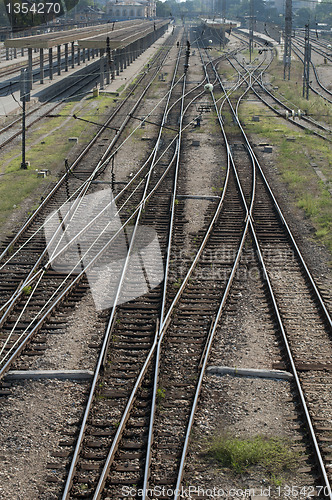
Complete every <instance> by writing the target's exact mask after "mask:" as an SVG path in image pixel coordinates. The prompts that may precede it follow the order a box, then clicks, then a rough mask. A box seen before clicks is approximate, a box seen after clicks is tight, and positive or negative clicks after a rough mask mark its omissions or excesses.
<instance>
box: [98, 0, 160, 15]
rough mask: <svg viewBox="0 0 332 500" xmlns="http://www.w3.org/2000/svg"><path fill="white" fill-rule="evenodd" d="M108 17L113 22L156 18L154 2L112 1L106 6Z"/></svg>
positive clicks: (138, 0) (148, 0) (152, 0)
mask: <svg viewBox="0 0 332 500" xmlns="http://www.w3.org/2000/svg"><path fill="white" fill-rule="evenodd" d="M106 16H107V17H108V18H109V19H111V20H120V19H121V20H123V19H137V18H150V17H156V2H155V1H154V0H136V1H132V0H118V1H117V0H110V1H109V2H108V3H107V4H106Z"/></svg>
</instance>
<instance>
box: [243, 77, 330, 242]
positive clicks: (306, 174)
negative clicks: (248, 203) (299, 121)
mask: <svg viewBox="0 0 332 500" xmlns="http://www.w3.org/2000/svg"><path fill="white" fill-rule="evenodd" d="M288 84H289V82H288ZM253 115H259V116H260V121H259V122H253V121H252V116H253ZM240 117H241V120H243V121H244V122H245V123H246V130H247V132H248V133H249V134H250V133H254V134H256V135H258V136H261V140H262V139H263V138H264V140H265V141H266V140H268V141H269V142H270V144H273V145H274V146H276V151H277V155H276V159H275V161H274V166H275V167H277V168H278V170H279V172H280V173H281V176H282V180H283V181H284V182H285V183H286V184H287V185H288V187H289V189H290V191H291V192H292V193H293V195H294V198H295V203H296V205H297V206H298V207H299V208H301V209H303V210H304V212H305V214H306V216H307V217H308V218H309V219H310V220H311V222H312V224H313V226H314V228H315V233H314V236H315V239H316V240H318V241H319V242H320V243H323V244H324V245H326V246H327V248H328V249H329V250H330V251H332V231H331V226H332V222H331V210H332V198H331V195H330V193H329V183H330V185H331V182H332V179H331V166H332V151H331V148H330V144H327V143H325V142H324V141H323V140H322V139H320V138H319V137H315V136H314V135H312V134H311V133H306V132H303V131H300V132H298V131H295V130H294V126H293V125H291V124H288V123H287V122H284V123H280V118H277V117H273V116H271V111H269V110H266V109H265V108H263V106H259V105H255V104H252V103H249V102H245V103H243V105H242V107H241V108H240ZM256 140H257V139H256ZM314 164H315V165H316V166H317V167H318V168H319V170H320V171H321V172H322V174H323V175H324V176H325V177H326V182H323V181H322V180H321V179H320V178H319V177H318V175H317V174H316V172H315V169H314V167H313V165H314Z"/></svg>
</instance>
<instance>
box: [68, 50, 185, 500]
mask: <svg viewBox="0 0 332 500" xmlns="http://www.w3.org/2000/svg"><path fill="white" fill-rule="evenodd" d="M181 50H182V47H180V48H179V51H178V57H177V61H176V65H175V69H174V76H173V79H172V84H171V88H172V86H173V85H174V82H175V77H176V73H177V68H178V64H179V59H180V54H181ZM170 97H171V92H169V93H168V99H167V102H166V104H165V110H164V114H163V117H162V122H161V126H160V129H159V134H158V139H157V142H156V146H157V147H156V148H155V154H154V157H153V160H152V163H151V165H153V164H154V162H155V160H156V155H157V151H158V145H159V143H160V140H161V135H162V131H163V124H164V122H165V119H166V113H167V108H168V104H169V100H170ZM173 158H174V157H173ZM172 163H173V160H172ZM149 172H150V175H151V172H152V168H151V167H150V170H149ZM150 175H149V177H148V178H147V180H146V185H145V189H144V192H143V195H142V200H141V205H140V208H139V211H138V213H137V218H136V221H135V226H134V230H133V234H132V237H131V241H130V245H129V249H128V252H127V255H126V260H125V263H124V266H123V269H122V272H121V277H120V280H119V284H118V288H117V292H116V296H115V299H114V304H113V307H112V312H111V315H110V318H109V320H108V325H107V327H106V332H105V335H104V341H103V345H102V348H101V350H100V354H99V358H98V361H97V365H96V368H95V371H94V377H93V381H92V383H91V387H90V394H89V398H88V402H87V405H86V407H85V411H84V416H83V420H82V424H81V429H80V432H79V436H78V438H77V441H76V446H75V450H74V454H73V457H72V461H71V465H70V469H69V472H68V475H67V479H66V484H65V488H64V492H63V495H62V500H67V499H68V498H69V494H70V489H71V487H72V483H73V479H74V474H75V470H76V465H77V461H78V458H79V453H80V450H81V447H82V444H83V438H84V435H85V429H86V425H87V420H88V417H89V415H90V409H91V406H92V402H93V398H94V393H95V389H96V386H97V381H98V378H99V372H100V369H101V366H102V360H103V359H104V356H105V350H106V347H107V345H108V337H109V334H110V332H111V329H112V325H113V320H114V316H115V313H116V307H117V305H118V300H119V297H120V293H121V290H122V284H123V280H124V277H125V275H126V271H127V267H128V263H129V257H130V255H131V252H132V248H133V243H134V240H135V235H136V231H137V227H138V224H139V221H140V218H141V214H142V210H143V207H144V204H145V203H146V198H147V189H148V185H149V181H150ZM153 350H154V348H153V347H152V348H151V350H150V353H149V355H148V359H150V357H151V356H152V352H153ZM148 359H146V362H145V363H144V366H143V370H144V373H142V371H141V372H140V375H139V377H138V380H137V381H136V384H135V387H134V389H135V392H134V391H133V392H132V394H131V397H130V399H129V401H128V403H127V408H128V410H127V413H124V415H123V418H122V420H121V422H120V425H119V427H118V430H117V433H116V437H115V439H114V440H113V442H112V446H111V449H110V451H109V453H108V457H107V459H106V462H105V465H104V468H103V471H102V473H101V475H100V478H99V481H98V485H97V488H96V491H95V494H94V496H95V495H96V492H97V491H98V488H99V489H102V487H103V485H104V480H105V479H106V470H108V465H109V464H110V462H111V460H112V459H113V457H114V454H115V452H116V450H117V447H118V443H119V440H120V437H121V435H122V432H123V429H124V426H125V423H126V422H127V419H128V418H129V408H131V407H132V403H133V400H134V398H135V395H136V391H137V389H138V387H139V383H138V382H139V380H141V379H142V378H143V376H144V374H145V371H146V368H147V366H148Z"/></svg>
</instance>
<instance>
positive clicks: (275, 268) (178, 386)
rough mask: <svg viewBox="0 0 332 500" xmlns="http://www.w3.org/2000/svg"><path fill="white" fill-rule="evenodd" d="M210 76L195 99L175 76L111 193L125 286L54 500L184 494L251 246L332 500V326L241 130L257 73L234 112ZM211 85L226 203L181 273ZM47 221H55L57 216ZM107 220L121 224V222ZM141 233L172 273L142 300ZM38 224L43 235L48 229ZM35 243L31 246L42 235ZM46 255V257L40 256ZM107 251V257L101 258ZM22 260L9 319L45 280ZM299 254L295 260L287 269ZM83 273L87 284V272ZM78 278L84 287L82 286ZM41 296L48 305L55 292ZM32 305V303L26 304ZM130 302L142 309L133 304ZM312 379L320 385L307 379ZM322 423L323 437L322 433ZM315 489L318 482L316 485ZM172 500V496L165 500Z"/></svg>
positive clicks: (102, 246)
mask: <svg viewBox="0 0 332 500" xmlns="http://www.w3.org/2000/svg"><path fill="white" fill-rule="evenodd" d="M185 50H186V49H185V47H183V48H182V47H181V48H180V50H179V52H178V61H179V60H180V58H181V56H182V57H183V56H184V55H185ZM257 69H258V68H257ZM204 71H205V78H203V81H202V82H201V84H198V85H197V87H194V88H191V89H190V90H189V91H188V90H187V89H186V84H188V82H187V77H186V74H183V69H182V64H179V65H178V68H177V69H176V70H175V71H174V75H173V80H172V83H171V85H170V91H169V92H168V93H167V96H168V100H167V103H166V105H165V110H164V114H163V117H162V119H161V126H160V131H159V134H158V138H157V140H156V142H155V146H154V148H153V149H152V152H151V153H150V154H149V155H148V158H147V160H146V162H145V163H144V166H143V167H142V175H141V176H138V175H137V176H136V175H135V178H134V180H133V181H131V183H130V184H129V185H128V186H125V188H124V189H123V190H122V191H120V189H119V190H116V192H115V201H116V205H117V207H118V208H117V210H119V207H120V206H123V207H126V209H130V214H131V215H130V216H129V217H128V215H127V216H126V217H125V216H124V213H123V212H121V210H122V209H121V210H120V211H119V214H120V215H121V224H120V227H119V226H117V227H116V228H115V229H114V230H113V234H112V236H111V239H112V240H114V249H113V258H114V254H115V255H116V258H117V259H118V260H120V259H121V258H122V257H123V256H124V255H126V257H125V263H124V267H123V268H122V271H120V274H119V275H118V279H119V284H118V285H117V286H115V287H114V288H112V294H113V296H114V301H113V303H112V306H113V307H112V309H111V313H110V315H109V316H108V315H106V314H104V315H102V316H103V322H104V325H105V335H104V336H103V339H102V340H101V341H99V344H98V353H99V354H98V361H97V368H96V371H95V373H94V376H93V381H92V385H91V390H90V393H89V395H88V398H87V400H88V401H87V407H86V410H85V413H84V416H83V418H82V422H81V423H82V426H81V427H80V429H79V430H78V431H77V430H72V429H71V428H70V425H67V426H66V427H65V429H64V439H63V440H61V441H60V442H59V448H58V450H57V451H56V453H55V454H54V455H55V456H56V457H57V460H55V456H54V459H53V460H52V462H51V463H50V464H49V468H50V469H52V470H54V471H56V472H55V473H53V475H52V476H50V478H49V481H50V488H49V489H50V491H51V490H52V488H53V487H52V486H51V485H52V483H53V484H55V486H54V491H57V495H59V488H60V489H61V487H62V485H63V483H64V482H65V483H66V485H65V488H64V491H63V493H62V498H63V499H66V498H93V499H97V498H105V499H106V498H121V495H123V494H124V487H128V488H130V487H133V486H135V487H134V488H133V489H134V490H135V491H137V490H138V489H139V488H142V490H143V498H145V499H148V498H151V493H150V492H149V491H153V489H155V488H156V487H159V488H160V487H164V490H165V491H166V493H164V495H161V496H159V498H167V499H169V498H174V500H175V499H177V498H179V494H178V493H176V490H179V489H180V487H181V485H182V484H183V475H184V466H185V462H186V455H187V450H188V444H189V438H190V434H191V428H192V425H193V422H194V419H195V412H196V409H197V405H198V404H199V394H200V391H201V389H202V383H203V378H204V374H205V370H206V367H207V363H208V360H209V356H210V355H211V354H212V353H213V346H214V342H215V339H216V336H217V332H218V328H219V327H220V324H221V321H224V320H225V317H227V312H228V306H229V302H230V300H229V299H230V298H232V291H233V288H232V287H233V283H234V280H235V281H236V280H237V271H238V269H239V268H240V266H241V259H243V256H244V255H245V247H246V251H248V247H247V245H251V247H252V248H253V250H254V252H255V254H256V255H257V259H258V261H259V263H260V266H261V273H262V280H263V283H264V296H265V299H266V303H268V304H269V310H268V311H267V312H266V314H268V315H269V317H270V319H271V323H272V324H273V325H274V327H275V335H276V338H278V340H279V341H280V342H281V340H282V342H283V348H282V352H284V351H286V352H287V354H288V355H287V356H286V355H285V356H282V354H281V355H280V359H282V362H281V367H282V368H284V367H286V368H287V369H289V370H290V371H291V372H292V375H293V382H292V384H293V391H294V394H296V397H297V398H299V399H297V400H296V401H295V400H293V401H292V404H293V405H295V404H297V403H298V401H301V405H302V406H301V409H300V410H299V412H298V413H299V418H300V420H301V422H302V423H304V425H305V426H306V429H307V431H308V432H309V435H310V437H309V438H308V439H307V438H302V439H303V446H304V448H305V450H306V453H307V455H306V457H309V462H308V465H309V473H310V474H311V477H312V478H315V479H316V477H317V475H318V477H319V480H321V481H323V482H324V481H325V486H324V487H325V492H327V493H328V494H327V495H326V496H327V497H328V498H332V494H331V489H330V483H329V481H330V476H329V473H328V471H327V470H326V464H327V463H328V462H329V451H326V450H329V444H328V443H329V434H328V433H329V428H328V427H326V428H325V429H324V426H322V425H321V420H319V419H320V418H321V417H318V418H317V419H316V417H317V414H318V411H319V410H318V408H319V406H321V407H322V408H323V412H324V417H323V418H324V419H326V420H331V419H332V416H331V409H330V408H329V404H328V400H327V401H326V399H327V393H323V392H322V390H321V387H320V385H321V384H322V377H323V373H325V372H324V370H327V371H329V368H328V367H327V365H328V362H326V357H325V356H328V355H329V351H330V349H331V345H330V337H329V335H330V333H331V319H330V315H329V312H328V310H327V307H326V306H325V303H324V300H323V299H322V296H321V294H320V293H319V290H318V289H317V287H316V285H315V282H314V280H313V278H312V276H311V275H310V273H309V272H308V268H307V265H306V264H305V262H304V260H303V259H302V257H301V254H300V252H299V249H298V247H297V245H296V242H295V240H294V238H293V237H292V235H291V233H290V231H289V228H288V226H287V223H286V220H285V218H284V216H283V214H282V212H281V209H280V207H279V205H278V204H277V201H276V199H275V197H274V195H273V193H272V191H271V189H270V187H269V186H268V184H267V181H266V178H265V175H264V172H263V168H262V167H261V165H260V163H259V161H258V159H257V157H256V155H255V153H254V151H253V148H252V146H251V145H250V142H249V141H248V139H247V138H246V136H245V134H244V132H243V128H242V126H241V124H240V122H239V118H238V108H239V106H240V105H241V100H242V99H243V98H244V97H245V96H246V95H248V94H249V93H250V92H251V90H252V86H253V82H254V80H255V77H254V76H253V73H252V74H251V75H249V77H250V78H249V77H248V74H246V75H243V74H242V75H241V74H240V72H239V80H238V82H237V83H236V84H235V85H234V89H233V90H235V89H237V90H239V83H241V82H243V81H244V82H246V81H247V79H248V81H249V82H250V83H249V85H247V84H246V88H245V90H244V91H242V90H241V97H240V98H237V99H236V100H235V101H233V102H232V100H231V97H229V96H230V95H231V94H232V92H231V91H230V92H227V91H226V90H225V89H224V87H223V85H222V81H221V80H220V77H219V75H218V72H217V69H216V67H215V66H214V64H213V62H212V61H211V60H210V59H209V58H208V59H206V60H205V63H204ZM259 71H262V69H259ZM205 81H211V82H215V81H216V82H217V83H218V84H219V85H220V90H221V92H222V95H223V96H224V97H223V98H222V99H221V104H220V101H218V102H219V104H218V103H217V101H216V98H215V97H214V93H213V91H212V92H211V103H212V105H213V107H214V109H215V111H216V116H217V119H218V126H219V127H220V131H221V137H222V141H223V143H224V144H225V150H224V153H223V155H224V156H223V161H224V162H225V163H226V165H227V169H226V171H225V174H224V177H223V180H224V184H223V189H222V194H221V196H217V197H213V200H211V205H210V208H209V210H208V211H207V212H206V217H205V223H204V228H202V229H201V231H200V232H199V233H198V235H197V236H196V237H195V241H194V240H192V241H191V244H190V250H192V251H193V257H192V259H188V261H185V262H183V261H181V262H179V261H178V259H177V255H178V252H179V248H181V246H182V245H183V240H184V234H185V223H186V221H185V220H184V214H185V201H184V200H185V199H186V195H187V193H186V190H185V175H188V172H187V173H186V174H185V175H184V172H183V170H180V169H179V166H180V164H181V162H182V161H183V156H182V155H183V151H182V139H183V136H185V133H186V128H187V127H188V126H189V125H190V119H188V118H187V115H186V113H189V112H190V110H191V108H192V104H193V103H194V102H196V101H198V102H199V100H200V99H205V100H206V97H204V94H203V92H202V83H204V82H205ZM180 89H181V90H180ZM228 94H229V95H228ZM227 107H228V109H227V111H228V112H231V113H232V115H233V120H234V122H235V123H236V126H237V127H236V130H234V131H233V132H232V133H230V132H229V131H227V132H226V131H225V127H224V118H225V116H226V112H225V108H227ZM133 114H134V111H130V112H129V113H128V116H130V115H133ZM191 116H192V115H191ZM146 118H147V119H148V117H146ZM187 120H188V122H187ZM112 123H113V122H112ZM166 124H167V125H166ZM166 127H168V128H166ZM165 132H166V134H165ZM163 134H164V135H163ZM116 135H117V134H116ZM116 135H115V137H116ZM161 138H163V141H161ZM113 140H114V139H113ZM161 143H162V144H161ZM111 145H112V146H110V145H109V146H108V148H107V150H106V153H105V154H104V155H103V157H102V159H101V160H100V161H99V162H98V165H97V167H95V170H96V169H98V171H99V172H100V171H102V170H103V169H104V168H105V167H106V165H107V164H108V163H110V162H111V161H112V155H114V144H113V141H111ZM161 158H163V160H162V162H161V161H160V160H161ZM157 160H158V161H157ZM87 163H89V160H87ZM76 174H77V175H80V176H82V175H84V176H85V177H86V178H87V179H89V175H90V172H86V173H85V174H84V168H83V167H82V165H80V170H79V171H77V169H76ZM94 178H95V177H93V179H94ZM81 179H82V177H81ZM65 181H66V177H65V178H64V180H63V182H65ZM76 181H78V179H76V180H74V179H73V184H72V185H71V186H70V188H68V187H66V189H67V190H68V189H70V192H62V195H61V198H60V200H59V201H58V202H57V203H59V202H60V203H64V202H66V200H67V199H68V197H69V195H70V194H72V193H74V192H75V190H76V189H77V184H78V185H80V184H81V183H80V182H76ZM87 184H88V183H87V182H86V183H84V186H85V187H84V188H83V190H82V191H79V192H80V193H81V194H80V197H82V193H83V192H87V190H86V191H85V189H86V186H87ZM92 191H93V190H92ZM101 205H102V206H103V204H101ZM110 206H112V204H110ZM74 209H75V210H76V208H75V205H74ZM51 210H52V209H51V208H49V209H48V211H49V213H50V211H51ZM53 210H54V209H53ZM80 210H81V211H83V212H84V210H86V207H85V205H84V203H83V204H82V207H81V208H80V207H78V208H77V216H78V217H79V215H80V213H81V212H80ZM106 214H107V215H112V216H113V217H114V212H112V213H111V214H109V212H106ZM62 218H63V220H61V219H60V222H61V224H63V223H66V211H64V212H63V215H62ZM92 221H93V223H91V224H90V223H89V224H88V225H87V226H86V227H83V228H82V232H83V233H84V234H85V235H86V236H88V235H89V234H90V237H91V238H87V239H88V240H90V239H92V240H93V241H96V242H97V252H98V253H97V252H96V253H95V254H94V256H93V258H92V260H94V259H96V261H97V262H98V258H101V259H102V260H101V262H104V263H107V262H108V259H109V257H110V256H109V254H107V246H108V241H109V235H107V233H106V235H105V240H103V238H99V234H102V233H103V229H104V226H103V224H105V222H103V220H102V218H100V216H97V217H96V219H92ZM134 221H135V223H134V224H133V222H134ZM130 222H131V226H132V227H131V229H130V231H129V232H128V236H127V243H126V245H127V250H126V253H125V254H123V248H122V247H121V241H117V239H116V237H117V236H118V235H119V234H120V231H123V230H124V228H125V226H127V225H129V223H130ZM138 223H141V224H143V225H144V226H146V227H148V226H152V227H154V228H157V230H158V235H159V237H160V248H161V254H162V255H163V261H164V274H163V280H162V282H161V283H160V284H159V285H157V286H155V287H154V288H152V289H150V290H147V291H146V293H144V294H143V295H141V296H140V297H138V298H135V297H132V296H130V293H131V291H132V290H131V287H133V286H134V285H135V279H137V276H138V275H139V271H138V267H139V266H138V267H137V263H136V264H133V263H132V262H131V261H130V256H131V255H132V253H133V252H134V250H135V247H134V243H135V238H137V236H136V235H137V234H138V233H137V231H138ZM36 224H37V228H38V227H39V226H40V222H38V221H37V222H36ZM29 231H31V233H30V235H32V234H33V233H34V231H35V228H31V229H29ZM55 231H56V226H55ZM22 234H23V233H22ZM19 237H21V236H19ZM28 239H29V238H27V236H23V241H27V242H28ZM75 240H76V241H77V235H74V238H73V241H72V242H71V243H70V244H71V245H73V242H74V241H75ZM19 241H20V240H19V238H17V242H19ZM149 241H150V240H149ZM20 244H22V241H21V242H20ZM44 246H45V245H44V244H43V245H42V246H41V247H40V249H39V252H41V255H43V248H44ZM197 246H198V248H197ZM66 249H67V250H66ZM60 250H61V251H62V252H63V255H64V257H63V258H62V260H60V265H66V264H67V263H68V261H69V262H71V259H70V253H68V252H69V250H70V246H69V245H68V246H67V244H65V245H64V246H62V247H61V246H60ZM85 250H87V249H86V246H84V245H83V247H82V252H81V254H80V259H79V260H78V264H79V265H80V261H82V259H83V260H84V256H83V257H82V256H81V255H82V254H83V253H84V251H85ZM105 250H106V254H105V253H104V254H103V253H102V252H104V251H105ZM13 251H14V252H15V248H14V247H13V243H10V242H9V245H8V246H7V248H6V249H5V250H4V252H3V254H2V257H3V258H7V259H8V258H10V261H9V262H8V264H9V263H11V264H10V265H9V266H8V269H9V270H10V266H12V267H14V269H12V270H11V271H10V272H13V274H12V275H11V276H12V279H13V280H14V281H15V286H14V287H11V288H9V289H6V288H4V294H5V295H4V303H3V305H2V312H3V313H4V311H5V310H6V308H8V306H9V305H10V303H11V302H12V301H13V300H14V301H15V304H16V306H15V308H16V311H15V309H13V311H15V314H17V309H18V311H20V310H19V308H18V306H20V307H22V304H20V302H19V300H18V298H19V296H20V295H23V288H25V287H29V286H32V287H33V286H34V283H35V280H36V279H39V276H40V275H39V274H38V273H39V272H40V271H39V270H38V269H39V268H38V267H36V270H37V273H36V274H37V276H36V277H35V276H32V275H31V281H30V277H29V274H31V271H32V270H33V267H34V264H35V262H36V257H33V258H32V259H31V262H30V261H29V254H30V252H27V258H26V260H25V262H24V266H25V268H26V271H25V273H24V274H25V276H27V275H28V279H26V278H25V281H24V282H23V283H21V281H22V272H21V271H20V270H18V269H16V268H15V258H16V255H15V253H14V254H13V253H12V252H13ZM55 252H59V249H55ZM66 252H67V253H66ZM10 254H11V255H12V257H11V255H10ZM290 255H291V256H292V257H293V258H292V260H291V261H290V260H289V256H290ZM103 259H104V261H103ZM154 260H157V257H156V254H154V255H153V256H152V257H151V262H152V261H154ZM37 261H38V259H37ZM41 262H42V261H41ZM75 266H76V267H77V261H75ZM183 269H185V272H183ZM78 272H79V274H77V276H80V275H81V277H82V281H81V282H80V287H81V289H83V290H84V289H86V287H87V283H86V281H85V279H86V278H84V277H83V274H84V272H83V270H79V271H78ZM94 272H96V269H95V270H94ZM15 273H16V274H15ZM85 273H86V274H88V266H86V267H85ZM278 273H281V275H280V274H278ZM128 275H129V276H130V280H129V279H128ZM179 275H180V276H181V278H180V279H179ZM126 276H127V277H126ZM50 277H52V279H53V280H54V281H55V279H56V276H55V275H54V273H50ZM135 277H136V278H135ZM71 279H73V281H75V280H76V279H77V277H71ZM8 281H9V280H8ZM128 281H130V282H129V283H128ZM307 283H309V286H308V284H307ZM295 284H296V286H295ZM41 292H42V293H41V294H43V295H44V294H45V289H43V290H41ZM78 293H80V292H79V289H78V290H77V292H76V294H78ZM19 294H20V295H19ZM27 297H30V294H28V295H27ZM22 298H23V301H22V302H23V304H24V303H26V302H27V301H28V300H29V298H28V299H27V298H26V297H22ZM128 298H132V300H129V301H128ZM233 300H234V299H233ZM6 301H7V302H6ZM20 301H21V299H20ZM68 302H69V303H68V304H67V307H68V306H70V305H71V304H73V298H72V296H71V295H68ZM121 302H122V304H121ZM4 304H5V306H4ZM9 314H11V311H10V312H9V313H8V318H7V317H5V320H6V321H8V324H9V326H10V328H12V324H13V320H11V321H9V319H10V316H9ZM29 319H30V318H29ZM299 325H300V328H301V329H300V330H299ZM52 326H53V327H54V328H59V323H58V319H57V318H54V319H52V321H50V322H49V323H46V324H45V325H44V326H43V329H44V331H45V329H51V328H52ZM46 331H47V330H46ZM41 334H43V331H41ZM37 338H38V337H37ZM304 338H305V341H304V340H303V339H304ZM37 344H39V343H38V342H37ZM321 346H323V347H324V348H323V349H322V348H321ZM304 359H305V360H306V361H304ZM23 362H24V361H23ZM23 362H22V361H19V363H23ZM21 367H22V364H21ZM8 368H9V366H3V368H2V371H1V374H5V372H6V371H7V370H8ZM312 369H314V372H312V371H310V370H312ZM309 377H310V378H309ZM312 380H314V382H312ZM328 384H329V382H328ZM328 384H327V387H328ZM311 393H312V394H313V396H312V397H311V396H310V394H311ZM318 421H319V422H320V425H319V424H318V425H317V422H318ZM322 427H323V430H322ZM319 429H321V430H319ZM315 431H316V432H315ZM68 457H70V461H69V462H68ZM68 470H69V472H68ZM306 474H308V472H306ZM307 480H308V475H305V474H304V473H303V476H302V473H301V474H299V481H302V482H304V481H307ZM304 484H308V483H304ZM312 484H318V483H317V482H316V483H314V479H312ZM321 484H323V483H321ZM168 490H169V491H172V492H173V493H172V494H171V495H170V494H168V493H167V491H168ZM135 496H136V493H135V494H134V493H133V495H132V497H133V498H134V497H135ZM129 498H131V497H130V496H129ZM197 498H199V496H197Z"/></svg>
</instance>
